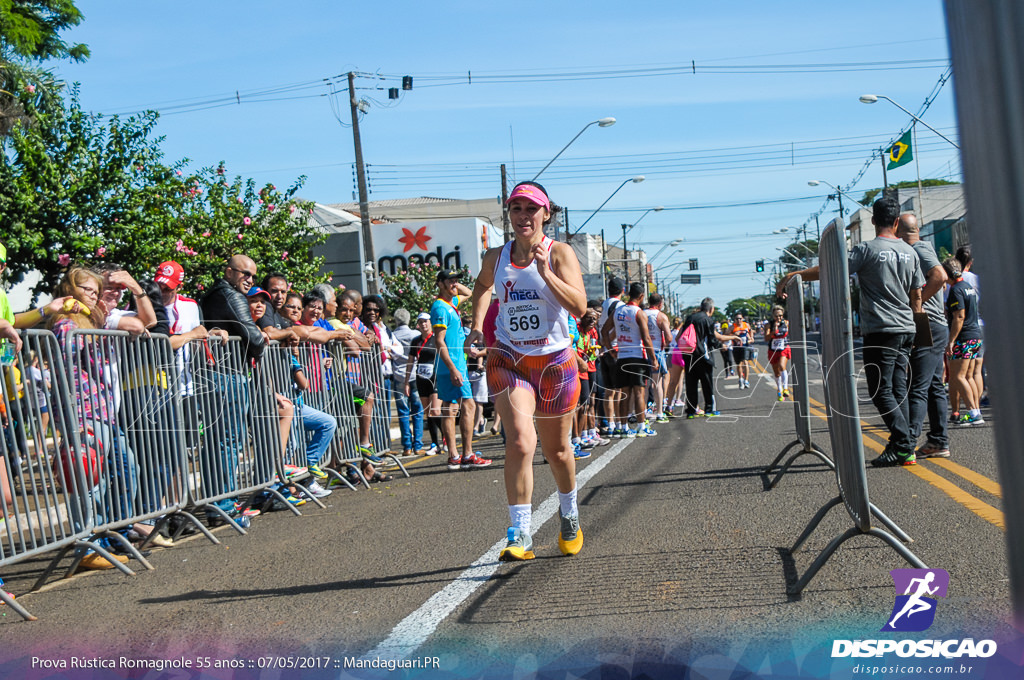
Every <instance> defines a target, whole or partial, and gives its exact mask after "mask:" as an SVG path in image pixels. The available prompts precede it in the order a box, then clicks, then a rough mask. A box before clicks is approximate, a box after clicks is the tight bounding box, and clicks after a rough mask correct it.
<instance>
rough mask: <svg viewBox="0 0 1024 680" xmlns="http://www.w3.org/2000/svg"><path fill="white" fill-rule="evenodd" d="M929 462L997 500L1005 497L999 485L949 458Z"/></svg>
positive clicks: (930, 459) (933, 459)
mask: <svg viewBox="0 0 1024 680" xmlns="http://www.w3.org/2000/svg"><path fill="white" fill-rule="evenodd" d="M928 462H930V463H935V464H936V465H938V466H939V467H942V468H946V469H947V470H949V471H950V472H952V473H953V474H954V475H959V476H960V477H963V478H964V479H966V480H967V481H968V482H970V483H971V484H973V485H974V486H976V487H978V488H979V489H981V490H982V491H987V492H988V493H990V494H992V495H993V496H996V497H997V498H1002V497H1003V489H1002V487H1000V486H999V483H998V482H995V481H993V480H991V479H989V478H988V477H986V476H985V475H983V474H980V473H977V472H975V471H974V470H971V469H969V468H965V467H964V466H963V465H959V464H957V463H954V462H953V461H951V460H949V459H948V458H929V459H928Z"/></svg>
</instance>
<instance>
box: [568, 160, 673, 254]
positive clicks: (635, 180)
mask: <svg viewBox="0 0 1024 680" xmlns="http://www.w3.org/2000/svg"><path fill="white" fill-rule="evenodd" d="M644 179H645V178H644V176H643V175H637V176H636V177H631V178H630V179H627V180H623V181H622V184H620V185H619V186H618V188H616V189H615V191H613V192H612V193H611V196H609V197H608V198H606V199H604V203H602V204H601V205H599V206H598V207H597V210H595V211H594V212H592V213H590V217H588V218H587V219H586V220H585V221H584V222H583V224H581V225H580V228H579V229H577V230H576V231H575V232H574V233H573V236H575V235H576V234H578V233H580V232H581V231H583V227H585V226H587V222H589V221H590V220H592V219H594V215H596V214H597V213H599V212H601V208H603V207H605V206H606V205H608V201H610V200H612V196H614V195H615V194H617V193H619V189H621V188H622V187H624V186H626V185H627V184H629V183H630V182H632V183H633V184H639V183H640V182H643V181H644ZM651 210H655V208H651ZM644 214H645V215H646V214H647V213H644ZM641 217H643V215H641ZM639 221H640V220H637V222H639ZM634 224H636V222H634ZM565 233H567V234H568V233H569V230H568V229H566V230H565ZM570 238H571V237H570ZM623 238H625V237H623ZM568 240H569V239H566V241H568ZM623 246H625V241H623Z"/></svg>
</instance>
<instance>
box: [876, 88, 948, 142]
mask: <svg viewBox="0 0 1024 680" xmlns="http://www.w3.org/2000/svg"><path fill="white" fill-rule="evenodd" d="M879 99H884V100H886V101H887V102H889V103H890V104H892V105H893V106H895V107H896V108H898V109H899V110H900V111H902V112H903V113H905V114H907V115H908V116H910V117H911V118H913V119H914V120H915V121H917V122H918V123H920V124H921V125H923V126H925V127H926V128H928V129H929V130H931V131H932V132H934V133H935V134H937V135H938V136H939V137H942V138H943V139H945V140H946V141H947V142H949V143H950V144H952V145H953V146H955V147H956V148H957V149H959V148H960V145H959V144H957V143H956V142H954V141H953V140H952V139H950V138H949V137H947V136H946V135H944V134H942V133H941V132H939V131H938V130H936V129H935V128H933V127H932V126H931V125H929V124H928V123H926V122H924V121H923V120H921V119H920V118H918V117H917V116H915V115H914V114H912V113H911V112H910V111H907V110H906V109H905V108H903V107H902V106H900V105H899V104H897V103H896V102H894V101H893V100H892V99H889V98H888V97H886V96H885V95H884V94H862V95H861V96H860V101H861V103H862V104H874V103H875V102H877V101H878V100H879Z"/></svg>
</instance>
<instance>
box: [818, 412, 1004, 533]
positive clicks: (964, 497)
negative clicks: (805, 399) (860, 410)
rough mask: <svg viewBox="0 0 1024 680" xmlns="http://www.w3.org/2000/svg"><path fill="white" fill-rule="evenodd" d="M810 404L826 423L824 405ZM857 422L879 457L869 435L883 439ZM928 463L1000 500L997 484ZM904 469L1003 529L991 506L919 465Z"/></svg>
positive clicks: (946, 463) (952, 466)
mask: <svg viewBox="0 0 1024 680" xmlns="http://www.w3.org/2000/svg"><path fill="white" fill-rule="evenodd" d="M810 402H811V404H813V405H814V406H819V407H821V408H814V406H812V407H811V413H813V414H814V415H816V416H817V417H819V418H821V419H822V420H828V417H827V416H826V413H825V411H824V410H823V409H824V408H825V404H823V403H821V402H820V401H818V400H817V399H814V398H810ZM860 422H861V430H862V431H861V440H862V441H863V442H864V445H865V446H867V447H868V448H870V449H872V450H873V451H875V452H877V453H881V452H882V451H884V450H885V446H883V445H882V444H879V443H878V442H876V441H875V440H874V439H873V438H871V437H868V434H869V433H870V434H871V435H873V436H875V437H878V438H879V439H882V438H883V437H884V436H885V435H883V434H882V433H880V432H879V430H878V429H877V428H876V427H875V426H874V425H871V424H870V423H866V422H864V421H863V420H862V421H860ZM929 460H930V462H933V463H935V464H936V465H938V466H939V467H943V468H945V469H946V470H948V471H950V472H952V473H953V474H955V475H959V476H960V477H962V478H964V479H966V480H967V481H968V482H970V483H971V484H974V485H975V486H976V487H978V488H979V489H981V490H982V491H986V492H988V493H990V494H992V495H993V496H997V497H999V498H1002V489H1001V488H1000V486H999V484H998V483H997V482H995V481H993V480H991V479H989V478H988V477H986V476H984V475H982V474H979V473H977V472H975V471H974V470H970V469H968V468H965V467H964V466H962V465H958V464H957V463H954V462H953V461H950V460H946V459H945V458H932V459H929ZM904 469H905V470H908V471H909V472H911V473H913V474H914V475H917V477H918V478H919V479H923V480H924V481H926V482H928V483H929V484H931V485H932V486H934V487H935V488H937V489H939V490H940V491H942V492H943V493H945V494H946V495H947V496H949V497H950V498H952V499H953V500H955V501H956V502H957V503H959V504H960V505H962V506H964V507H965V508H967V509H968V510H970V511H971V512H973V513H974V514H976V515H977V516H978V517H981V518H982V519H983V520H985V521H987V522H990V523H991V524H994V525H995V526H997V527H999V528H1000V529H1005V528H1006V522H1005V517H1004V515H1003V513H1002V511H1000V510H999V509H998V508H995V507H992V506H991V505H989V504H988V503H986V502H985V501H983V500H981V499H980V498H976V497H974V496H972V495H971V494H969V493H967V492H966V491H964V490H963V489H961V488H960V487H958V486H957V485H956V484H954V483H953V482H951V481H949V480H948V479H946V478H945V477H942V476H941V475H938V474H936V473H935V472H932V471H931V470H929V469H927V468H925V467H923V466H922V465H907V466H905V467H904Z"/></svg>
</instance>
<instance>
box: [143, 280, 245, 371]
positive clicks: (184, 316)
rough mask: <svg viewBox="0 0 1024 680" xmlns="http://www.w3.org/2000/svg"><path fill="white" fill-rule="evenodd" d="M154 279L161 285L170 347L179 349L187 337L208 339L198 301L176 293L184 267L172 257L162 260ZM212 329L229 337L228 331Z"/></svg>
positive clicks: (190, 338) (226, 337)
mask: <svg viewBox="0 0 1024 680" xmlns="http://www.w3.org/2000/svg"><path fill="white" fill-rule="evenodd" d="M153 280H154V281H156V284H157V285H158V286H159V287H160V294H161V300H162V302H163V305H164V310H166V312H167V324H168V326H169V332H168V335H169V336H170V337H171V347H173V348H174V349H178V348H180V347H183V346H184V345H185V344H187V343H188V342H189V341H190V340H205V339H206V338H208V337H209V336H210V331H207V330H206V328H205V327H204V326H203V324H202V317H201V315H200V313H199V303H198V302H196V301H195V300H193V299H192V298H190V297H185V296H184V295H179V294H178V293H177V292H176V291H177V290H178V289H179V288H181V284H182V283H184V282H185V270H184V269H183V268H182V266H181V265H180V264H178V263H177V262H175V261H174V260H168V261H167V262H163V263H161V264H160V266H159V267H157V268H156V276H155V277H153ZM213 332H214V333H215V334H222V337H223V339H224V340H227V339H228V334H227V332H225V331H221V330H216V329H215V330H214V331H213ZM186 352H187V348H186ZM186 358H187V356H186Z"/></svg>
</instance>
